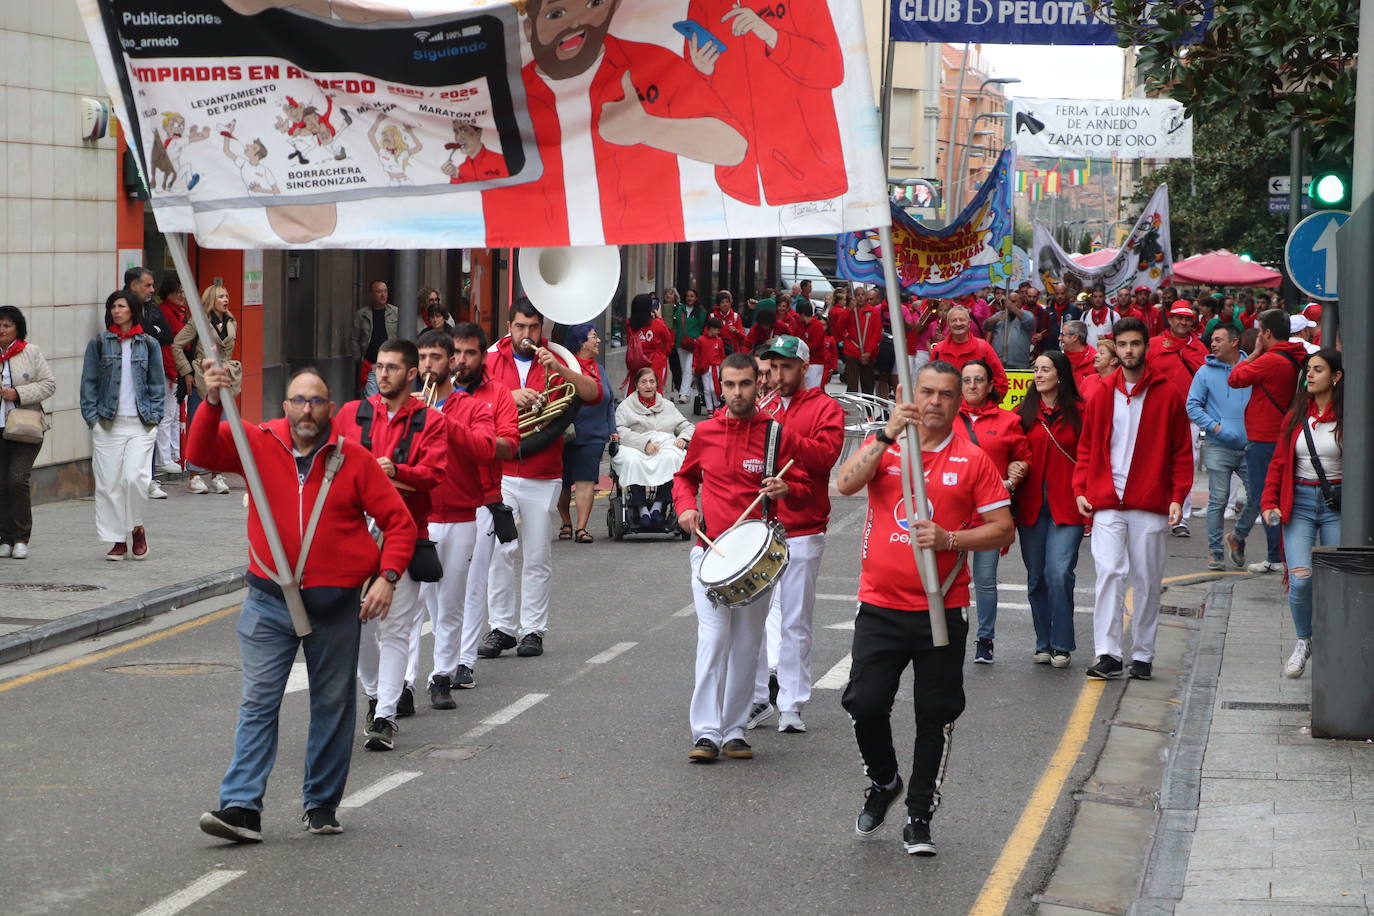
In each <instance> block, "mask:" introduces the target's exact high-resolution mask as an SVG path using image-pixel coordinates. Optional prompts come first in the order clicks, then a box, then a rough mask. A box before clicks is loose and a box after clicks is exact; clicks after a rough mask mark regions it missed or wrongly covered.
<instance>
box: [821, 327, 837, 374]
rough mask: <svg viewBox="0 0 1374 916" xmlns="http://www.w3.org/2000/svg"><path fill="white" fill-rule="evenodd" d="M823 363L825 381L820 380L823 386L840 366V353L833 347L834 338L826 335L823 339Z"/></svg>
mask: <svg viewBox="0 0 1374 916" xmlns="http://www.w3.org/2000/svg"><path fill="white" fill-rule="evenodd" d="M824 363H825V379H822V380H821V383H822V384H824V383H825V381H826V380H827V379H829V378H830V376H832V375H834V374H835V370H836V369H838V368H839V366H840V351H839V348H838V347H836V346H835V338H833V337H830V336H829V335H827V336H826V338H825V361H824Z"/></svg>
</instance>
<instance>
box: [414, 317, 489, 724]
mask: <svg viewBox="0 0 1374 916" xmlns="http://www.w3.org/2000/svg"><path fill="white" fill-rule="evenodd" d="M416 347H417V349H419V351H420V374H421V377H422V378H424V379H426V380H427V382H426V392H424V393H422V395H423V394H428V397H429V403H431V404H432V406H433V407H434V408H435V409H437V410H438V411H439V413H441V414H442V415H443V417H444V419H445V420H446V421H447V427H448V473H447V474H446V475H444V479H443V480H441V481H440V482H439V485H438V486H437V487H435V488H434V490H433V492H432V493H431V494H430V502H431V506H430V513H429V536H430V539H431V540H433V541H434V543H435V546H436V547H437V549H438V552H439V562H440V564H441V565H442V566H443V568H444V577H443V578H442V579H440V580H439V581H438V582H426V583H424V584H423V585H421V586H420V602H421V604H422V605H423V607H424V610H425V611H426V612H428V614H429V619H430V621H431V622H432V623H433V626H434V670H433V671H431V672H430V675H429V682H428V683H429V703H430V706H432V707H434V708H435V709H456V708H457V707H458V704H457V703H455V702H454V701H453V695H452V689H453V683H454V680H455V678H456V677H457V675H458V665H459V656H460V653H461V650H462V643H463V636H464V635H465V634H466V633H468V632H469V631H471V633H472V646H471V649H472V651H473V652H475V651H476V648H477V645H476V643H477V633H478V632H479V630H478V628H477V627H468V626H467V625H466V620H465V619H464V612H465V605H464V602H465V601H466V599H467V584H468V569H469V566H470V565H471V563H472V552H473V548H474V547H475V546H476V543H477V508H478V507H479V506H481V505H482V502H483V500H482V480H481V477H480V476H479V475H478V468H480V467H481V466H483V465H486V464H489V463H491V460H492V459H493V458H494V457H495V455H496V447H495V437H496V432H495V425H494V423H493V421H492V414H491V408H490V407H489V406H487V405H486V404H484V403H483V402H481V401H479V400H477V399H476V398H474V397H473V396H472V395H470V394H468V393H467V392H465V391H461V390H458V389H456V388H454V387H453V369H454V363H455V362H456V358H455V355H454V349H453V338H452V337H451V336H449V334H448V332H447V331H442V330H428V331H425V332H424V333H423V334H421V335H420V340H419V342H418V343H417V344H416ZM422 400H423V397H422ZM512 403H514V402H512ZM479 626H480V624H479ZM419 663H420V628H419V627H415V628H414V629H413V630H412V631H411V638H410V665H409V668H408V669H407V672H406V680H407V682H408V683H411V684H414V683H418V681H417V679H416V678H417V675H418V673H419ZM471 667H472V661H471V659H469V660H468V668H469V671H470V670H471ZM469 677H471V674H470V673H469Z"/></svg>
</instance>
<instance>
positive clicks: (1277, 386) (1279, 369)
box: [1226, 309, 1307, 573]
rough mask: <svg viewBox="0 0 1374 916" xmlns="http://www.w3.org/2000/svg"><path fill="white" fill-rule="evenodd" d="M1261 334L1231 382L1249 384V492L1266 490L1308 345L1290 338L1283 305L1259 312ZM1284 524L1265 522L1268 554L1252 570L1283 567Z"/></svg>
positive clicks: (1241, 541) (1234, 385) (1241, 543)
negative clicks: (1271, 463) (1271, 462)
mask: <svg viewBox="0 0 1374 916" xmlns="http://www.w3.org/2000/svg"><path fill="white" fill-rule="evenodd" d="M1256 327H1258V328H1259V340H1258V341H1257V342H1256V344H1255V352H1254V353H1251V354H1250V355H1249V356H1247V357H1246V358H1245V359H1243V360H1241V361H1240V362H1239V363H1237V364H1236V368H1234V369H1232V370H1231V374H1230V375H1228V376H1227V377H1226V383H1227V384H1228V385H1230V386H1231V387H1232V388H1247V387H1248V388H1249V389H1250V402H1249V403H1248V404H1246V406H1245V438H1246V439H1247V440H1248V441H1247V443H1246V446H1245V485H1246V488H1247V489H1248V490H1249V492H1250V493H1252V494H1254V493H1263V492H1264V481H1265V478H1266V476H1267V475H1268V474H1269V462H1270V461H1272V460H1273V458H1274V443H1276V442H1277V441H1278V439H1279V429H1280V428H1281V427H1282V425H1283V417H1284V415H1285V414H1286V413H1288V407H1289V405H1290V404H1291V403H1292V401H1293V395H1294V393H1295V392H1296V391H1297V390H1298V373H1299V370H1300V369H1301V367H1302V361H1303V359H1305V358H1306V356H1307V350H1306V349H1305V348H1304V347H1303V345H1302V341H1301V340H1289V333H1290V325H1289V322H1288V314H1287V313H1286V312H1284V310H1283V309H1268V310H1266V311H1263V312H1260V316H1259V321H1258V322H1257V323H1256ZM1282 532H1283V529H1282V528H1280V527H1279V526H1278V525H1265V526H1264V539H1265V541H1266V546H1267V547H1268V554H1267V555H1266V556H1265V558H1264V559H1263V560H1262V561H1260V562H1257V563H1251V564H1250V565H1249V567H1248V569H1249V570H1250V572H1255V573H1270V572H1279V571H1280V570H1282V569H1283V534H1282ZM1236 544H1237V547H1238V549H1239V550H1240V552H1241V553H1244V552H1245V540H1244V538H1240V537H1239V536H1238V537H1237V541H1236Z"/></svg>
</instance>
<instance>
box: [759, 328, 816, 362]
mask: <svg viewBox="0 0 1374 916" xmlns="http://www.w3.org/2000/svg"><path fill="white" fill-rule="evenodd" d="M763 355H764V356H772V357H775V358H779V359H799V360H801V361H802V362H804V363H809V362H811V348H810V347H808V346H807V345H806V341H804V340H802V339H801V338H799V337H793V336H792V335H791V334H780V335H779V336H777V337H774V338H773V339H772V340H770V341H768V343H767V344H765V345H764V349H763Z"/></svg>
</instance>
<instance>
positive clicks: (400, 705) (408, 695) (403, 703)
mask: <svg viewBox="0 0 1374 916" xmlns="http://www.w3.org/2000/svg"><path fill="white" fill-rule="evenodd" d="M413 715H415V691H414V690H412V689H411V687H410V685H409V684H406V685H405V686H404V687H402V688H401V698H400V699H399V700H397V701H396V718H398V719H404V718H406V717H408V716H413Z"/></svg>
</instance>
